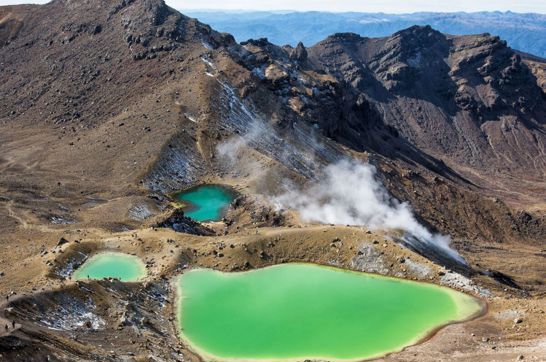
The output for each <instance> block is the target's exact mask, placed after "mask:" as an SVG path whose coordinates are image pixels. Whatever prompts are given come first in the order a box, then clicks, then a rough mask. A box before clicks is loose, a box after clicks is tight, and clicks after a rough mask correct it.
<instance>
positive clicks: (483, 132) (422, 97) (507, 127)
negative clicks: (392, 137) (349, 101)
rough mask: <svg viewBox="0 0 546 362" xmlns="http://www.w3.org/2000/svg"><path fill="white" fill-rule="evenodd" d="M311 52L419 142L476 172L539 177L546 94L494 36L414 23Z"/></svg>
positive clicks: (329, 42) (341, 38) (343, 38)
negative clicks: (377, 36) (452, 32)
mask: <svg viewBox="0 0 546 362" xmlns="http://www.w3.org/2000/svg"><path fill="white" fill-rule="evenodd" d="M309 52H310V59H311V61H312V62H313V64H314V65H315V67H320V68H322V69H324V70H325V71H327V72H328V73H330V74H337V77H338V78H342V79H343V80H344V81H345V82H347V83H350V84H351V88H352V91H353V92H362V93H363V94H365V96H366V97H367V98H368V99H370V100H371V101H372V102H373V104H374V107H375V108H376V109H377V110H378V111H379V112H380V113H381V118H382V120H383V122H384V123H386V124H388V125H390V126H392V127H394V128H396V129H397V131H398V132H399V133H400V135H401V136H402V137H403V138H404V139H406V140H408V141H409V142H410V143H411V144H412V145H414V146H416V147H417V148H419V149H421V150H423V151H425V152H427V153H429V154H431V155H433V156H436V157H439V158H442V159H444V160H446V161H450V163H452V164H453V165H454V167H457V166H455V165H456V164H460V165H461V166H463V167H471V168H475V169H479V171H478V172H480V173H482V172H483V173H489V174H496V173H497V171H498V170H500V171H501V172H502V173H504V174H505V175H509V174H510V173H512V172H519V171H522V170H526V171H527V177H529V178H534V179H540V178H541V177H543V176H544V172H545V170H546V158H545V156H544V144H545V138H544V137H545V136H544V130H545V117H544V115H545V114H546V113H545V112H546V103H545V101H544V100H545V95H544V92H543V90H542V89H540V88H539V87H538V86H536V84H537V81H536V78H535V76H534V75H533V74H532V72H531V71H530V69H529V67H527V65H526V64H525V63H524V62H522V61H521V57H520V56H519V55H518V54H516V53H515V52H513V51H512V50H511V49H510V48H508V47H506V43H505V42H503V41H501V40H499V39H498V38H495V37H491V36H489V35H479V36H463V37H454V36H446V35H443V34H440V33H438V32H437V31H434V30H432V29H431V28H430V27H412V28H410V29H407V30H403V31H400V32H398V33H396V34H394V35H393V36H392V37H389V38H383V39H367V38H360V37H358V36H356V35H338V36H333V37H330V38H328V39H326V40H325V41H323V42H320V43H319V44H317V45H316V46H314V47H312V48H311V49H310V50H309ZM347 64H352V66H350V67H348V66H347ZM459 170H460V171H462V170H463V168H462V167H461V168H459Z"/></svg>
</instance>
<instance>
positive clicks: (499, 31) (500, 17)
mask: <svg viewBox="0 0 546 362" xmlns="http://www.w3.org/2000/svg"><path fill="white" fill-rule="evenodd" d="M185 14H187V15H189V16H191V17H195V18H197V19H199V20H200V21H202V22H204V23H207V24H209V25H211V26H212V27H213V28H215V29H217V30H219V31H223V32H228V33H231V34H233V35H234V36H235V38H236V39H237V40H238V41H244V40H248V39H251V38H253V39H257V38H268V39H269V41H271V42H272V43H275V44H279V45H284V44H290V45H296V44H297V43H298V42H299V41H301V42H303V43H304V44H305V45H306V46H310V45H313V44H315V43H318V42H319V41H321V40H322V39H324V38H326V37H327V36H328V35H331V34H334V33H340V32H353V33H357V34H360V35H362V36H367V37H381V36H388V35H390V34H392V33H394V32H396V31H399V30H401V29H406V28H408V27H410V26H412V25H430V26H432V27H433V28H434V29H437V30H439V31H441V32H443V33H448V34H454V35H464V34H479V33H490V34H492V35H498V36H500V37H501V38H502V39H504V40H506V41H507V42H508V45H509V46H510V47H512V48H514V49H517V50H520V51H523V52H527V53H530V54H534V55H538V56H541V57H546V15H545V14H518V13H512V12H478V13H414V14H397V15H394V14H383V13H327V12H223V11H185Z"/></svg>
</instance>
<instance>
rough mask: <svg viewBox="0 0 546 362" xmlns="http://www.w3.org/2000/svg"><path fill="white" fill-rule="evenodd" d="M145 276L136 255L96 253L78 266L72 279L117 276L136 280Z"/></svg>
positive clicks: (143, 267) (126, 279)
mask: <svg viewBox="0 0 546 362" xmlns="http://www.w3.org/2000/svg"><path fill="white" fill-rule="evenodd" d="M145 276H146V267H145V265H144V263H143V262H142V260H140V259H139V258H138V257H136V256H133V255H128V254H123V253H101V254H97V255H95V256H93V257H91V258H89V260H87V261H86V262H85V263H83V265H82V266H80V267H79V268H78V269H76V271H74V274H72V279H76V280H81V279H103V278H118V279H120V280H122V281H126V282H132V281H137V280H139V279H141V278H143V277H145Z"/></svg>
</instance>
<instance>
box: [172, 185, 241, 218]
mask: <svg viewBox="0 0 546 362" xmlns="http://www.w3.org/2000/svg"><path fill="white" fill-rule="evenodd" d="M234 197H235V194H234V193H233V192H231V191H230V190H228V189H227V188H225V187H223V186H219V185H201V186H198V187H195V188H192V189H189V190H187V191H183V192H180V193H178V194H177V195H176V198H177V200H178V201H182V202H183V203H185V204H186V205H187V206H186V207H185V208H184V213H185V215H186V216H187V217H189V218H192V219H193V220H195V221H199V222H204V221H218V220H220V219H221V218H222V215H223V213H224V212H225V210H226V209H227V208H228V206H229V204H230V203H231V202H232V201H233V199H234Z"/></svg>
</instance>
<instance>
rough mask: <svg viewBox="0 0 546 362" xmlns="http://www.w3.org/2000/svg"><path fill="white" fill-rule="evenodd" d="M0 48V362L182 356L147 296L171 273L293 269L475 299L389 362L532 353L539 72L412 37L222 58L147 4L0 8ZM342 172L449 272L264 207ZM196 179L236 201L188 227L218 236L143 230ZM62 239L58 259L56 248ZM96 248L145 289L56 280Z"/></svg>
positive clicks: (265, 49)
mask: <svg viewBox="0 0 546 362" xmlns="http://www.w3.org/2000/svg"><path fill="white" fill-rule="evenodd" d="M0 44H1V47H0V67H1V69H0V80H1V82H0V228H1V229H0V231H1V234H0V243H1V245H2V248H1V249H2V251H0V272H1V273H3V274H1V276H0V293H2V295H6V294H10V297H9V298H8V300H7V302H6V303H8V304H7V305H6V306H3V307H2V311H3V312H2V311H0V312H1V313H3V316H4V317H5V318H8V319H10V320H12V319H13V320H16V321H17V329H16V330H15V331H11V332H8V333H5V334H0V354H1V356H0V360H3V359H4V360H6V361H12V360H24V361H32V360H36V361H42V360H43V358H44V356H46V355H49V358H50V360H78V359H79V360H91V359H93V358H95V357H96V358H98V359H101V360H120V359H121V358H125V359H127V360H146V358H154V357H158V358H163V359H164V360H177V359H182V358H184V359H186V360H198V359H199V358H198V356H195V355H194V354H192V353H191V351H189V350H188V349H187V348H186V347H187V346H183V345H182V344H181V343H180V342H178V341H177V338H176V332H175V328H174V324H173V323H172V315H173V314H172V312H173V311H172V305H170V304H169V303H170V301H169V302H165V301H164V300H163V298H165V299H166V300H171V297H172V294H173V293H174V292H173V291H172V290H171V286H170V283H169V282H168V281H169V280H170V278H172V277H174V276H175V275H176V274H177V273H179V272H180V271H181V267H182V265H186V266H187V267H193V266H197V265H201V266H208V267H215V268H218V269H222V270H242V269H247V268H252V267H260V266H263V265H269V264H272V263H278V262H286V261H297V260H304V261H311V262H319V263H324V264H334V265H338V266H342V267H347V268H352V269H358V270H363V271H371V272H379V273H382V274H389V275H398V276H402V277H408V278H416V279H420V280H433V281H434V282H437V283H444V284H446V285H451V286H453V287H457V288H463V289H465V290H467V291H469V292H472V293H477V294H480V295H482V296H483V297H484V298H487V300H488V302H489V303H490V308H491V313H488V315H486V316H485V317H483V318H482V319H479V320H476V321H474V322H470V323H469V324H464V325H461V326H450V327H448V328H446V329H445V330H444V331H442V332H441V333H440V335H439V336H438V338H436V337H435V338H433V339H431V340H430V341H428V342H426V343H425V344H423V345H421V346H417V347H414V348H413V347H412V348H411V349H409V350H408V351H406V352H404V353H405V354H401V355H393V356H391V357H388V358H387V360H400V358H401V359H402V360H412V359H413V360H419V361H426V360H431V361H432V360H434V361H436V360H440V359H445V360H447V359H446V358H450V356H452V354H453V353H452V352H453V350H457V351H459V352H461V354H460V355H461V356H462V357H461V358H460V360H472V361H479V360H482V361H488V360H490V359H488V357H487V356H488V355H489V356H490V354H491V353H493V352H491V351H494V350H492V349H491V348H490V347H491V343H490V342H489V338H492V337H491V336H493V335H499V336H500V338H501V339H500V340H498V341H497V340H495V343H494V346H495V348H498V351H499V352H498V356H499V357H498V360H501V361H504V360H506V361H508V360H513V359H515V358H516V357H517V355H518V354H521V353H525V354H526V355H528V356H537V358H539V359H538V360H540V358H542V357H544V356H545V352H544V336H543V335H542V332H541V331H542V330H543V327H544V326H545V325H546V323H545V320H544V319H545V317H544V303H543V299H541V298H543V296H544V293H545V292H546V290H545V289H544V278H545V277H546V269H545V268H544V250H545V248H546V246H545V244H544V241H545V239H546V230H545V228H546V227H545V223H544V217H545V216H544V210H545V206H546V199H545V198H544V195H545V190H546V184H545V183H544V180H545V178H544V175H545V170H546V156H545V153H544V148H545V144H546V133H545V131H546V129H545V123H544V122H545V119H546V118H545V114H546V102H545V91H544V74H545V69H546V65H545V64H546V63H545V61H544V60H542V59H539V58H534V57H528V56H526V55H520V54H517V53H515V52H514V51H512V50H511V49H510V48H508V47H506V45H505V44H504V43H503V42H502V41H501V40H499V39H496V38H492V37H490V36H487V35H479V36H465V37H450V36H445V35H443V34H441V33H438V32H436V31H434V30H433V29H430V28H428V27H413V28H410V29H407V30H404V31H401V32H399V33H397V34H394V35H393V36H392V37H388V38H382V39H367V38H361V37H359V36H356V35H354V34H336V35H333V36H331V37H329V38H328V39H326V40H324V41H323V42H321V43H319V44H317V45H316V46H314V47H312V48H309V49H306V48H304V47H303V46H301V45H300V46H298V47H296V48H291V47H278V46H275V45H272V44H270V43H269V42H267V41H266V40H264V39H262V40H254V41H249V42H247V43H244V44H237V43H236V42H235V41H234V40H233V38H232V37H231V36H230V35H228V34H220V33H217V32H215V31H214V30H212V29H211V28H210V27H208V26H206V25H204V24H201V23H199V22H197V21H196V20H193V19H190V18H188V17H185V16H184V15H181V14H179V13H178V12H176V11H174V10H172V9H170V8H169V7H167V6H166V5H165V4H164V3H163V2H162V1H159V0H133V1H131V0H123V1H114V2H112V1H100V0H90V1H77V2H75V1H68V0H55V1H52V2H51V3H49V4H47V5H43V6H8V7H0ZM241 144H242V151H241V150H240V149H239V148H238V147H239V146H240V145H241ZM231 146H237V147H231ZM230 147H231V148H230ZM230 151H233V152H230ZM347 157H352V158H355V159H361V160H367V161H368V162H370V163H372V164H374V165H375V166H376V168H377V170H378V174H377V177H378V179H379V180H380V181H381V182H382V183H383V184H384V185H385V187H386V188H387V189H388V190H389V191H390V193H391V194H392V195H393V196H395V197H396V198H398V199H399V200H401V201H407V202H409V203H410V204H411V206H412V207H413V209H414V210H415V213H416V214H417V216H418V218H419V220H420V221H421V222H422V223H424V224H425V225H426V226H427V227H429V228H430V229H431V230H433V231H439V232H442V233H444V234H449V235H451V236H452V237H453V246H454V247H455V248H456V249H457V250H458V251H459V252H460V253H461V255H462V256H463V257H465V258H466V259H467V261H468V263H469V268H468V269H467V270H464V271H463V272H464V274H466V276H462V275H460V274H457V273H448V272H447V271H446V270H445V269H444V267H443V266H439V265H436V264H434V263H432V262H430V261H429V260H427V259H426V258H424V257H423V256H422V255H419V254H417V253H415V252H413V251H410V250H408V249H404V248H402V247H400V246H399V245H396V244H394V243H391V242H390V241H384V240H386V239H385V234H383V233H382V232H379V231H368V230H366V229H365V228H361V227H340V226H313V225H308V224H306V223H302V222H301V221H299V220H298V218H297V216H295V215H293V214H292V213H291V212H285V213H284V214H282V215H280V214H279V213H278V212H276V211H274V210H273V209H271V205H269V204H268V203H267V195H270V194H271V193H275V192H277V191H279V189H280V188H281V186H282V185H283V184H285V183H286V180H290V181H291V182H293V183H295V184H305V183H307V182H313V181H314V180H317V179H320V178H321V173H320V172H321V168H322V166H324V165H327V164H330V163H335V162H336V161H338V160H340V159H343V158H347ZM203 182H218V183H224V184H227V185H231V186H232V187H234V188H235V189H236V190H237V191H238V192H239V193H241V194H242V196H243V197H242V198H241V199H240V200H239V202H237V203H236V204H234V205H233V206H232V208H231V209H230V211H229V213H228V215H227V218H226V220H225V221H223V222H219V223H213V224H211V225H208V228H206V229H205V228H201V227H198V226H195V225H193V224H191V223H189V224H188V229H187V230H188V231H191V230H193V231H195V233H199V234H210V233H211V230H213V231H214V232H215V233H216V234H217V236H210V235H209V236H206V237H205V236H200V237H198V236H193V235H188V234H183V233H177V232H175V231H174V230H170V229H167V228H159V229H155V228H154V229H151V228H150V227H151V226H155V225H168V223H163V222H162V221H163V220H164V219H165V217H167V215H168V214H169V213H170V212H171V206H170V197H169V195H170V193H171V192H173V191H176V190H179V189H182V188H185V187H189V186H191V185H195V184H198V183H203ZM259 195H261V196H263V197H259ZM272 226H274V227H272ZM155 230H157V231H155ZM224 234H225V235H224ZM60 237H65V238H66V239H68V240H69V241H70V243H68V244H66V245H61V246H59V247H56V244H57V242H58V240H59V238H60ZM337 238H340V241H342V242H341V243H339V242H338V241H333V240H335V239H337ZM76 241H77V242H76ZM226 243H228V244H229V243H232V244H233V245H234V248H233V250H231V249H230V251H229V252H225V254H226V258H225V259H222V260H221V259H219V258H218V257H217V255H218V252H217V250H218V249H219V248H220V247H221V245H225V244H226ZM383 245H387V246H383ZM277 246H278V247H277ZM222 248H223V247H222ZM111 249H115V250H117V249H120V250H124V251H126V252H131V253H136V254H138V255H139V256H141V257H142V258H144V259H145V260H146V261H148V262H149V270H150V273H151V274H150V276H149V277H148V278H147V280H146V282H145V283H137V284H135V285H124V284H123V283H117V282H111V281H110V282H108V281H104V282H100V283H98V282H90V283H77V284H75V283H73V282H71V281H64V280H63V278H64V277H66V273H65V272H64V271H63V270H64V269H63V266H66V265H73V263H74V262H77V260H79V259H78V255H80V256H81V255H90V254H92V253H95V252H97V251H100V250H111ZM248 250H250V251H251V252H248ZM418 251H419V252H420V253H421V254H424V255H425V256H429V257H430V255H427V251H426V250H418ZM408 258H410V259H411V260H415V265H414V267H413V268H412V267H410V266H407V265H412V264H411V263H408V264H406V265H402V264H405V262H404V263H401V262H400V260H406V259H408ZM74 260H75V261H74ZM80 262H81V260H80ZM448 267H449V266H448ZM468 278H470V279H468ZM42 289H43V290H42ZM88 295H92V297H90V298H91V299H88V298H87V297H86V296H88ZM86 303H87V304H86ZM37 305H38V306H43V309H41V310H36V306H37ZM63 305H67V306H68V307H67V308H68V313H65V312H63V309H62V308H61V307H62V306H63ZM4 307H6V309H4ZM70 308H72V309H70ZM55 315H56V316H57V317H58V318H57V317H56V318H53V319H51V318H50V317H51V316H55ZM67 315H71V316H74V319H66V318H67ZM506 315H507V316H509V317H508V318H504V317H503V316H506ZM512 315H517V316H520V315H524V317H523V318H524V320H525V323H523V324H520V323H518V324H517V325H513V323H512V320H513V319H514V318H511V317H510V316H512ZM90 316H91V317H90ZM499 316H501V317H499ZM0 317H1V316H0ZM95 317H96V318H95ZM55 319H56V320H55ZM88 321H89V322H90V323H91V327H89V324H88V323H87V322H88ZM95 322H96V323H98V324H97V325H94V324H93V323H95ZM101 323H103V324H101ZM120 331H123V332H124V333H120ZM470 331H471V332H470ZM121 334H123V335H121ZM471 334H472V335H471ZM475 336H477V337H475ZM482 338H483V340H484V341H485V340H486V339H487V341H485V342H480V340H481V339H482ZM541 338H542V339H541ZM451 339H456V340H457V342H456V343H454V344H453V345H450V342H449V341H450V340H451ZM105 341H107V342H105ZM470 341H472V342H470ZM536 346H539V347H536ZM112 350H113V351H114V352H111V351H112ZM432 351H434V352H432ZM484 351H487V353H485V352H484ZM528 353H531V355H529V354H528ZM414 354H415V355H414ZM94 356H95V357H94ZM150 356H152V357H150ZM483 356H486V357H483Z"/></svg>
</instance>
